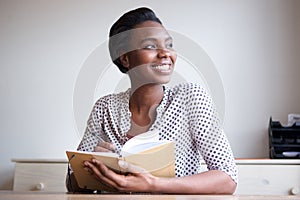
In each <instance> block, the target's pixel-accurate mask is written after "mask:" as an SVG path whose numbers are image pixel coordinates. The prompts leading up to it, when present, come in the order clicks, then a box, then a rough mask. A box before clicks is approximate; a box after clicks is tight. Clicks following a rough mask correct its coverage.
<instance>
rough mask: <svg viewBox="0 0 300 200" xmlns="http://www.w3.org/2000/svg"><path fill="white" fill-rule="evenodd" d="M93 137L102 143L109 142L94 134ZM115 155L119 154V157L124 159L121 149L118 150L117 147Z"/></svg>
mask: <svg viewBox="0 0 300 200" xmlns="http://www.w3.org/2000/svg"><path fill="white" fill-rule="evenodd" d="M92 135H93V136H95V137H96V138H97V139H98V141H100V142H107V141H105V140H104V139H103V138H102V137H100V136H99V135H96V134H95V133H92ZM113 153H116V154H118V156H119V157H122V156H121V149H120V148H118V147H117V146H115V150H114V151H113Z"/></svg>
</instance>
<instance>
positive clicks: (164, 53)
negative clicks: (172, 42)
mask: <svg viewBox="0 0 300 200" xmlns="http://www.w3.org/2000/svg"><path fill="white" fill-rule="evenodd" d="M169 56H171V52H170V50H169V49H158V57H160V58H164V57H169Z"/></svg>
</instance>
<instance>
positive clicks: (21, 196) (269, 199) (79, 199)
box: [0, 191, 300, 200]
mask: <svg viewBox="0 0 300 200" xmlns="http://www.w3.org/2000/svg"><path fill="white" fill-rule="evenodd" d="M93 199H95V200H96V199H97V200H99V199H108V200H121V199H122V200H139V199H142V200H157V199H159V200H284V199H294V200H296V199H297V200H300V196H246V195H153V194H151V195H150V194H65V193H59V194H58V193H33V192H11V191H0V200H93Z"/></svg>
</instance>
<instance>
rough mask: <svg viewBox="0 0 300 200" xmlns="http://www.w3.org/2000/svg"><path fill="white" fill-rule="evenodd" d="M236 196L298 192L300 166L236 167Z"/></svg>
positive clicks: (299, 186)
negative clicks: (237, 182)
mask: <svg viewBox="0 0 300 200" xmlns="http://www.w3.org/2000/svg"><path fill="white" fill-rule="evenodd" d="M238 169H239V184H238V188H237V191H236V194H242V195H288V194H292V193H291V191H292V189H294V192H297V190H298V192H299V188H300V165H238Z"/></svg>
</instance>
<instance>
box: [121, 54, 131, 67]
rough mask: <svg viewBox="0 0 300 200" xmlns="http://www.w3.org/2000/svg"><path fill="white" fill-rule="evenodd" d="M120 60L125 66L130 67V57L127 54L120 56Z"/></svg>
mask: <svg viewBox="0 0 300 200" xmlns="http://www.w3.org/2000/svg"><path fill="white" fill-rule="evenodd" d="M120 61H121V63H122V65H123V66H124V67H126V68H129V59H128V55H127V54H122V55H121V56H120Z"/></svg>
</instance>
